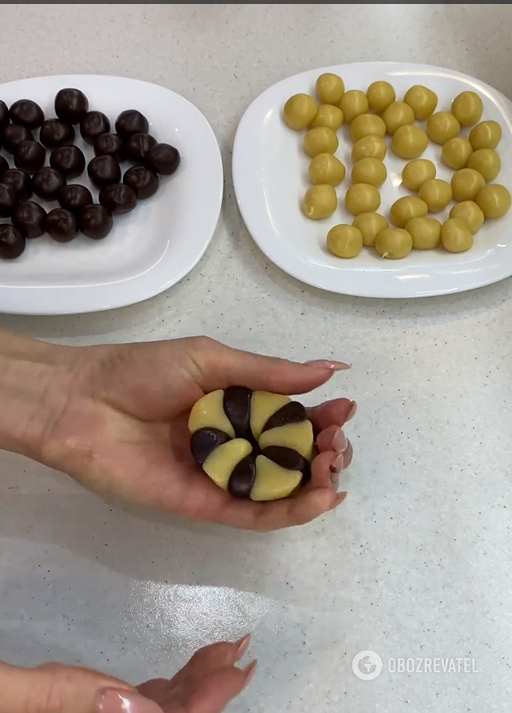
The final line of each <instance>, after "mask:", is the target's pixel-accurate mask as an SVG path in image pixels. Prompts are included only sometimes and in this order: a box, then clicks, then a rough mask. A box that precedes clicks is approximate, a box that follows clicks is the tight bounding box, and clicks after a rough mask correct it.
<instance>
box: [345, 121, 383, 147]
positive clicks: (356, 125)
mask: <svg viewBox="0 0 512 713" xmlns="http://www.w3.org/2000/svg"><path fill="white" fill-rule="evenodd" d="M385 133H386V124H385V123H384V122H383V120H382V119H381V118H380V116H376V115H375V114H359V116H356V118H355V119H354V120H353V121H352V123H351V124H350V138H351V139H352V141H354V142H356V141H358V140H359V139H362V138H363V136H379V137H380V138H382V137H383V136H384V134H385Z"/></svg>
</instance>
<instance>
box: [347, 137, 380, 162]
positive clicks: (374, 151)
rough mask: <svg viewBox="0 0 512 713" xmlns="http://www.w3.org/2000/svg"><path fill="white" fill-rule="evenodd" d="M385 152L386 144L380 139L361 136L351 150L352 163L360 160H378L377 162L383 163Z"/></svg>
mask: <svg viewBox="0 0 512 713" xmlns="http://www.w3.org/2000/svg"><path fill="white" fill-rule="evenodd" d="M386 152H387V147H386V144H385V143H384V141H383V140H382V139H381V138H380V137H378V136H363V138H362V139H359V141H356V143H355V144H354V146H353V148H352V161H353V162H354V163H355V162H356V161H360V160H361V159H362V158H378V159H379V161H383V160H384V156H385V155H386Z"/></svg>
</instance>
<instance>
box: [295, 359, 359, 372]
mask: <svg viewBox="0 0 512 713" xmlns="http://www.w3.org/2000/svg"><path fill="white" fill-rule="evenodd" d="M304 364H305V365H306V366H314V367H316V368H317V369H330V370H331V371H343V370H344V369H350V364H345V363H344V362H342V361H332V360H331V359H312V360H311V361H305V362H304Z"/></svg>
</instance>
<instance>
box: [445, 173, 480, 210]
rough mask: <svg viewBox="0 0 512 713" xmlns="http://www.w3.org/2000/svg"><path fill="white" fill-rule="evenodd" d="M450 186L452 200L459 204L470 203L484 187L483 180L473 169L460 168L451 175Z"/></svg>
mask: <svg viewBox="0 0 512 713" xmlns="http://www.w3.org/2000/svg"><path fill="white" fill-rule="evenodd" d="M451 184H452V193H453V200H454V201H457V203H460V201H472V200H473V198H474V197H475V196H476V194H477V193H478V192H479V191H481V190H482V188H483V187H484V186H485V180H484V177H483V176H482V174H481V173H478V171H475V169H474V168H461V169H460V171H456V172H455V173H454V174H453V176H452V180H451Z"/></svg>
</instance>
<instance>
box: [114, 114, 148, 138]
mask: <svg viewBox="0 0 512 713" xmlns="http://www.w3.org/2000/svg"><path fill="white" fill-rule="evenodd" d="M148 130H149V123H148V120H147V119H146V117H145V116H144V114H141V113H140V111H137V109H127V110H126V111H122V112H121V113H120V114H119V116H118V117H117V119H116V131H117V133H118V134H119V136H121V137H122V138H123V139H128V138H129V137H130V136H131V135H132V134H139V133H141V134H147V133H148Z"/></svg>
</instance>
